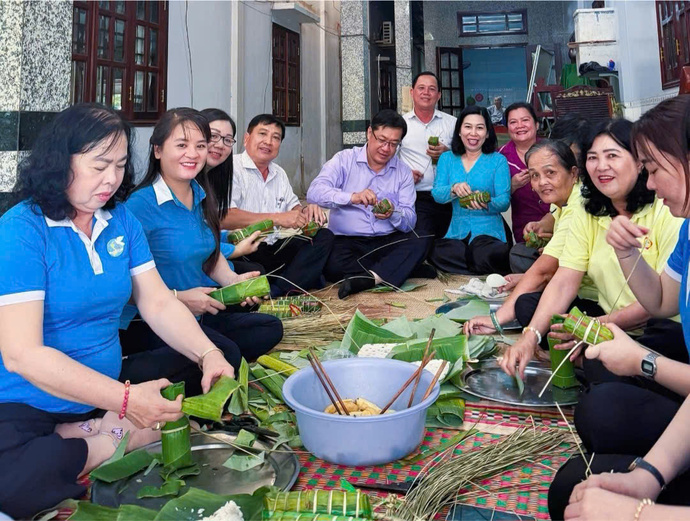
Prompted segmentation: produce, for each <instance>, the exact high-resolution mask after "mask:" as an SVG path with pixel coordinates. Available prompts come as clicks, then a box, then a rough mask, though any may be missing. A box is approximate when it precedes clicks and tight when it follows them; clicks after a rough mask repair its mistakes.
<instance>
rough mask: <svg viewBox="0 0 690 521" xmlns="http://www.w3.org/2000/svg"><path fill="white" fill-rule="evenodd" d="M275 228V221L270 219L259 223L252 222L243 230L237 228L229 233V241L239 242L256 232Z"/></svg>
mask: <svg viewBox="0 0 690 521" xmlns="http://www.w3.org/2000/svg"><path fill="white" fill-rule="evenodd" d="M272 229H273V221H271V220H270V219H264V220H263V221H259V222H258V223H254V224H250V225H249V226H247V227H246V228H242V229H241V230H235V231H234V232H230V233H228V238H227V240H228V242H229V243H232V244H237V243H238V242H240V241H242V240H244V239H246V238H247V237H249V236H250V235H251V234H252V233H254V232H267V231H269V230H272Z"/></svg>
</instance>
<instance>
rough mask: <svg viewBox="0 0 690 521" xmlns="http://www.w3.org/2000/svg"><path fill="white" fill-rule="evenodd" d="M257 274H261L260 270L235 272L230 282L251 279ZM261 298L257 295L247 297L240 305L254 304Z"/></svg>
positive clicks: (259, 302) (234, 282)
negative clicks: (239, 273)
mask: <svg viewBox="0 0 690 521" xmlns="http://www.w3.org/2000/svg"><path fill="white" fill-rule="evenodd" d="M259 275H261V272H260V271H248V272H247V273H242V274H241V275H238V274H237V273H235V278H234V279H233V280H232V282H230V284H237V283H238V282H242V281H244V280H249V279H253V278H254V277H258V276H259ZM261 300H262V299H261V298H259V297H247V298H246V299H245V300H244V302H242V303H241V304H240V306H253V305H254V304H261ZM214 314H215V313H214Z"/></svg>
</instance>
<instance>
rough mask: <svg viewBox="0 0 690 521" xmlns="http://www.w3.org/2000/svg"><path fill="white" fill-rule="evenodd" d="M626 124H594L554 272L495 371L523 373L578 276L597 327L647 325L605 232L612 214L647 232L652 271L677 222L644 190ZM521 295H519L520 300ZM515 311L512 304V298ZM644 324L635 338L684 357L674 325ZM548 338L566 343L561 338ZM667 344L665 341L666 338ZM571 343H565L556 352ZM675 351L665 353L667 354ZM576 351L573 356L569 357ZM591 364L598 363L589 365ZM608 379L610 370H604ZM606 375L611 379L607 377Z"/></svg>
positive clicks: (668, 248)
mask: <svg viewBox="0 0 690 521" xmlns="http://www.w3.org/2000/svg"><path fill="white" fill-rule="evenodd" d="M631 130H632V123H631V122H630V121H627V120H625V119H614V120H607V121H603V122H601V123H600V124H599V125H597V126H596V127H595V128H594V129H593V132H592V134H591V137H590V139H589V140H588V142H587V143H586V144H585V146H584V147H583V151H584V158H585V160H584V166H585V169H584V171H583V172H582V174H583V176H582V177H583V179H582V183H583V189H582V196H583V200H584V206H583V207H582V208H579V209H577V210H576V211H575V213H574V215H573V216H572V218H571V221H570V233H569V237H568V240H567V244H566V245H565V247H564V249H563V253H562V254H561V256H560V257H559V268H558V270H557V271H556V274H555V275H554V276H553V278H552V279H551V281H550V282H549V284H548V285H547V286H546V289H545V290H544V294H543V295H542V297H541V299H540V300H539V305H538V306H537V309H536V311H535V313H534V316H533V317H532V319H531V320H530V322H529V325H528V326H527V327H525V328H524V329H523V333H522V336H521V337H520V339H519V340H518V341H517V342H516V343H515V344H514V345H512V346H511V347H510V348H508V350H507V351H506V353H505V355H504V357H503V359H502V361H501V367H502V368H503V370H504V371H505V372H506V373H508V374H509V375H511V376H512V375H515V373H516V372H519V374H520V375H521V376H524V371H525V367H526V366H527V363H528V362H529V361H530V360H531V359H532V358H534V356H535V354H536V351H537V346H538V344H540V343H541V342H542V339H545V337H546V334H547V333H548V332H549V323H550V319H551V316H552V315H553V314H554V313H565V312H567V311H568V306H569V305H570V303H571V302H572V301H573V299H574V298H575V296H576V295H577V292H578V289H579V288H580V285H581V283H582V279H583V277H584V276H585V274H587V275H589V277H591V279H592V281H593V282H594V285H595V286H596V288H597V293H598V301H599V306H601V308H602V310H603V311H604V313H605V314H606V315H604V316H603V317H601V321H602V322H613V323H615V324H616V325H617V326H619V327H620V328H621V329H635V328H638V327H640V326H643V325H645V324H647V321H648V320H649V318H650V315H649V313H648V312H647V311H646V310H645V309H644V308H643V307H642V306H641V305H640V304H639V303H638V302H637V301H636V299H635V296H634V295H633V294H632V292H631V291H630V289H629V288H628V287H627V285H626V283H625V277H624V276H623V272H622V271H621V268H620V265H619V263H618V259H617V258H616V254H615V252H614V250H613V248H612V247H611V246H609V245H608V244H607V243H606V232H607V231H608V227H609V225H610V224H611V220H612V218H613V217H615V216H617V215H625V216H626V217H628V218H629V219H630V220H631V221H632V222H634V223H636V224H638V225H639V226H643V227H645V228H648V229H649V230H650V231H649V234H648V237H647V238H648V239H649V240H648V241H647V243H648V248H647V249H645V250H644V251H643V253H642V255H643V257H644V259H645V261H646V262H647V264H649V265H650V266H652V267H653V268H654V269H655V270H656V271H657V272H660V271H661V270H662V269H663V267H664V263H665V262H666V259H667V258H668V256H669V255H670V254H671V252H672V251H673V247H674V246H675V243H676V240H677V238H678V230H679V229H680V226H681V224H682V220H680V219H678V218H676V217H673V216H672V215H671V213H670V212H669V210H668V208H667V207H665V206H664V205H663V204H662V202H661V201H660V200H658V199H656V198H655V197H654V192H652V191H651V190H648V189H647V188H646V186H645V185H646V182H647V177H648V176H647V172H646V171H645V170H644V169H643V168H642V165H641V164H640V163H638V162H637V161H635V159H634V158H633V156H632V153H631V144H630V137H631ZM525 297H527V295H524V296H523V297H521V298H525ZM516 307H518V308H519V307H520V299H518V300H517V303H516ZM669 322H670V321H668V320H667V319H665V320H664V321H662V322H659V321H656V322H654V323H652V322H651V321H650V323H649V327H647V329H646V330H645V335H643V336H642V337H640V339H639V341H640V342H641V343H643V344H645V345H648V346H649V347H653V348H654V349H667V353H665V354H666V355H667V356H669V357H670V358H677V357H679V356H685V357H686V358H687V351H686V350H685V346H684V342H683V336H682V329H681V328H680V325H679V324H675V323H673V324H671V323H669ZM551 335H552V336H555V337H557V338H561V339H564V340H567V339H568V337H567V336H566V335H564V334H563V333H551ZM671 337H672V338H673V340H671V341H668V339H669V338H671ZM573 345H574V343H572V342H565V343H564V344H562V345H561V348H563V349H570V348H572V346H573ZM673 350H675V351H677V352H668V351H673ZM577 354H578V353H575V355H577ZM592 362H594V363H593V364H590V369H591V370H590V371H587V369H586V371H585V372H586V377H587V379H588V381H599V380H600V379H602V378H607V376H605V375H604V373H605V370H604V369H603V366H601V364H598V363H597V362H595V361H592ZM595 364H598V365H595ZM609 374H610V373H609ZM610 376H611V377H613V378H615V376H613V375H612V374H610Z"/></svg>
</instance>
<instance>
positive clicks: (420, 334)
mask: <svg viewBox="0 0 690 521" xmlns="http://www.w3.org/2000/svg"><path fill="white" fill-rule="evenodd" d="M382 327H383V329H385V330H387V331H390V332H391V333H395V334H396V335H400V336H402V337H407V338H425V339H428V338H429V335H430V334H431V330H432V329H435V330H436V333H434V338H444V337H447V336H456V335H459V334H461V333H462V326H461V325H459V324H458V323H456V322H453V321H452V320H449V319H448V318H446V317H445V316H444V315H431V316H430V317H426V318H423V319H422V320H408V319H407V317H405V316H404V315H403V316H401V317H398V318H396V319H395V320H391V321H390V322H388V323H387V324H385V325H384V326H382Z"/></svg>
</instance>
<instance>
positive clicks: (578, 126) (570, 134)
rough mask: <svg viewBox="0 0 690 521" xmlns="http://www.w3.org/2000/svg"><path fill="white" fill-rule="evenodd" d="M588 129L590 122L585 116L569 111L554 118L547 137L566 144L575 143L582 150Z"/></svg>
mask: <svg viewBox="0 0 690 521" xmlns="http://www.w3.org/2000/svg"><path fill="white" fill-rule="evenodd" d="M589 131H590V123H589V120H588V119H587V118H585V117H584V116H581V115H580V114H578V113H576V112H569V113H568V114H565V115H564V116H561V117H560V118H558V119H557V120H556V122H555V123H554V125H553V127H552V128H551V134H550V135H549V139H557V140H558V141H563V142H564V143H565V144H566V145H568V146H571V145H575V146H576V147H577V149H578V150H582V145H583V143H584V142H585V141H586V140H587V137H588V135H589Z"/></svg>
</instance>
